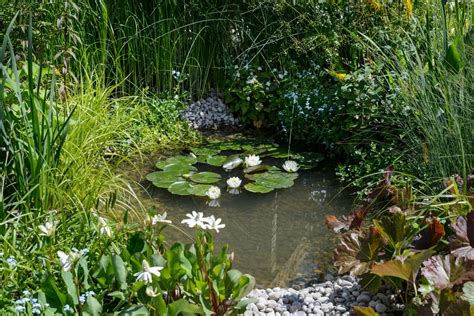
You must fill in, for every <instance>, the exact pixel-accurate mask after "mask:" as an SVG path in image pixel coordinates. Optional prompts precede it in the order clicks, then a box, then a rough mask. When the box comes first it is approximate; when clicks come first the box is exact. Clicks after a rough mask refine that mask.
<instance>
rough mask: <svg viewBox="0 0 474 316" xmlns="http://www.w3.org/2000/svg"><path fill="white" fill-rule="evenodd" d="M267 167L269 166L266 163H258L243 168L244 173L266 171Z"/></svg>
mask: <svg viewBox="0 0 474 316" xmlns="http://www.w3.org/2000/svg"><path fill="white" fill-rule="evenodd" d="M268 169H270V167H269V166H267V165H258V166H253V167H247V168H245V169H244V173H258V172H263V171H268Z"/></svg>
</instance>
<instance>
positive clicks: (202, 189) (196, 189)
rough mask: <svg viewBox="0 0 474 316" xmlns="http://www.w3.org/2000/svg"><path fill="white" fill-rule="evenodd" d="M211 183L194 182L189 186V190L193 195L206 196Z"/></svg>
mask: <svg viewBox="0 0 474 316" xmlns="http://www.w3.org/2000/svg"><path fill="white" fill-rule="evenodd" d="M210 187H211V185H209V184H193V185H191V187H190V188H189V190H188V192H189V194H192V195H197V196H206V192H207V191H208V190H209V188H210Z"/></svg>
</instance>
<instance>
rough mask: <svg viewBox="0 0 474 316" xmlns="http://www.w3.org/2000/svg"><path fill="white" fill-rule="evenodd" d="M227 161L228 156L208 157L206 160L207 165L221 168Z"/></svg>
mask: <svg viewBox="0 0 474 316" xmlns="http://www.w3.org/2000/svg"><path fill="white" fill-rule="evenodd" d="M226 161H227V157H226V156H221V155H217V156H208V157H207V158H206V163H207V164H208V165H211V166H214V167H220V166H222V165H223V164H224V163H225V162H226Z"/></svg>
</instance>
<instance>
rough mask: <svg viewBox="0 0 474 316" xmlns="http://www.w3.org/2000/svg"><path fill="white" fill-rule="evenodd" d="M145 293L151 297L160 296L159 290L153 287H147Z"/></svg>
mask: <svg viewBox="0 0 474 316" xmlns="http://www.w3.org/2000/svg"><path fill="white" fill-rule="evenodd" d="M145 293H146V295H148V296H149V297H157V296H158V295H159V294H160V293H158V290H157V289H154V288H153V287H151V286H147V288H146V291H145Z"/></svg>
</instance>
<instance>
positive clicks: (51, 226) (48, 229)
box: [38, 222, 57, 237]
mask: <svg viewBox="0 0 474 316" xmlns="http://www.w3.org/2000/svg"><path fill="white" fill-rule="evenodd" d="M56 224H57V222H46V223H45V224H44V225H39V226H38V228H39V230H40V231H41V233H40V235H42V236H46V237H52V236H54V234H55V233H56Z"/></svg>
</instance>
